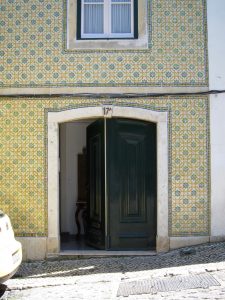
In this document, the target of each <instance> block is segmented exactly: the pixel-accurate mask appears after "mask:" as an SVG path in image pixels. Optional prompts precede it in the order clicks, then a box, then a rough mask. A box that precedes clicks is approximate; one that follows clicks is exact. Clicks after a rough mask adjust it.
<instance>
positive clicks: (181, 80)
mask: <svg viewBox="0 0 225 300" xmlns="http://www.w3.org/2000/svg"><path fill="white" fill-rule="evenodd" d="M90 2H93V3H92V4H90ZM94 2H96V1H86V4H85V1H84V2H83V1H76V0H68V1H62V0H51V1H43V0H34V1H29V0H20V1H10V0H3V1H1V4H0V12H1V21H0V57H1V62H0V94H1V96H0V99H1V102H0V116H1V126H0V137H1V139H0V141H1V142H0V170H1V172H0V174H1V175H0V207H1V209H2V210H4V211H5V212H6V213H8V214H9V216H10V217H11V220H12V223H13V226H14V230H15V233H16V235H17V237H18V239H19V240H20V241H21V242H22V244H23V249H24V258H25V259H41V258H44V257H46V256H47V255H57V254H59V253H60V252H61V250H62V249H61V242H60V233H62V232H70V231H71V234H75V233H76V230H77V229H76V228H75V221H74V213H75V210H76V205H75V204H76V201H77V193H78V192H77V177H79V172H78V171H77V165H76V163H77V162H76V158H75V157H77V154H78V153H80V152H82V147H84V146H85V143H86V138H85V134H86V133H85V132H86V128H87V126H88V125H89V124H90V123H91V122H92V121H94V120H98V119H105V120H110V119H128V120H139V121H140V122H150V123H154V124H156V128H157V129H156V135H157V139H156V141H155V149H156V156H155V158H154V160H155V162H156V172H155V174H156V177H157V180H156V182H155V188H156V190H157V196H156V199H155V201H156V202H155V206H156V207H155V225H154V227H155V228H154V230H155V232H156V233H155V249H156V250H157V251H167V250H169V249H173V248H177V247H181V246H185V245H193V244H197V243H203V242H208V241H218V240H223V239H224V237H225V224H224V223H225V221H224V213H225V196H224V195H225V193H224V192H225V191H224V184H223V172H224V170H225V159H224V155H223V153H224V150H225V149H224V148H225V143H224V142H223V132H224V131H223V128H224V127H225V121H224V118H223V108H224V94H220V95H217V94H216V95H207V94H206V92H208V91H209V90H215V89H217V90H219V89H220V90H221V89H224V83H225V82H224V81H225V80H224V79H225V71H224V70H225V68H223V67H225V65H224V61H223V60H222V51H221V49H223V50H224V48H225V46H224V45H225V41H224V37H223V36H222V33H221V28H222V24H224V11H225V9H224V8H225V7H224V3H223V2H224V1H223V0H216V1H215V0H214V1H212V0H208V1H205V0H185V1H183V0H170V1H165V0H139V1H135V0H134V2H133V1H131V2H130V1H123V2H126V3H125V4H122V6H123V5H124V6H126V5H127V6H126V7H127V8H128V7H130V8H131V10H130V11H131V13H130V17H131V21H130V23H129V24H131V25H130V26H131V27H130V28H131V29H132V30H131V36H126V35H125V36H123V34H121V33H120V34H118V33H114V35H113V34H112V32H113V29H112V28H113V25H112V24H113V23H112V22H113V21H112V20H111V25H112V28H111V31H109V29H108V27H107V25H106V24H105V23H106V22H105V21H102V20H100V21H99V22H100V23H101V22H102V23H101V24H103V23H104V26H103V25H102V26H103V27H104V29H103V33H101V34H100V35H99V36H98V30H99V29H98V28H97V29H96V28H95V30H93V32H94V33H93V32H92V28H93V25H92V23H91V21H90V24H88V25H85V19H84V18H85V9H87V8H85V7H84V6H85V5H87V6H88V5H89V6H90V5H96V4H95V3H94ZM105 2H106V3H109V1H105ZM105 2H104V1H103V4H102V3H101V1H99V3H100V4H99V6H101V5H106V4H105ZM107 5H108V4H107ZM112 5H113V4H112ZM117 5H118V4H117ZM98 9H100V8H98ZM104 9H106V8H104ZM110 9H111V10H112V11H113V8H112V7H111V8H110ZM93 11H94V9H93ZM121 11H122V10H121ZM128 11H129V9H128ZM89 13H90V12H89ZM107 13H108V14H110V13H111V11H110V10H109V11H108V12H107ZM93 15H94V13H93V12H92V15H91V17H93ZM96 15H97V14H96ZM111 16H113V13H112V14H111ZM91 17H90V15H89V18H91ZM111 18H112V17H111ZM117 18H118V15H117ZM126 20H127V19H126ZM101 24H100V25H99V26H101ZM129 24H128V25H129ZM126 25H127V24H125V25H123V26H126ZM85 26H86V27H85ZM88 26H89V27H88ZM121 26H122V25H121ZM85 28H86V29H85ZM90 28H91V29H90ZM118 31H119V30H118ZM96 32H97V33H96ZM114 32H117V31H116V29H115V30H114ZM76 147H77V148H78V149H75V148H76ZM59 149H60V151H59ZM75 153H76V156H75ZM62 156H63V157H64V158H62V160H61V161H60V159H61V158H60V159H59V157H62ZM140 159H141V158H140ZM59 169H60V172H59ZM75 169H76V171H74V170H75ZM105 169H107V167H105ZM62 174H63V175H62ZM108 198H109V199H110V196H109V195H108ZM109 201H110V200H109ZM107 205H108V207H109V209H110V205H111V204H110V202H109V203H108V204H107ZM107 213H109V214H111V213H112V211H111V212H110V211H107ZM118 213H119V212H118ZM131 214H132V213H131ZM128 215H129V214H128ZM105 222H106V221H105ZM71 224H72V225H71ZM73 228H74V229H73ZM131 235H132V234H131ZM131 248H132V247H131Z"/></svg>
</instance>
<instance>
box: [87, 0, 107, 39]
mask: <svg viewBox="0 0 225 300" xmlns="http://www.w3.org/2000/svg"><path fill="white" fill-rule="evenodd" d="M83 10H84V11H83V13H84V15H83V18H84V33H85V34H88V33H90V34H93V33H95V34H99V33H104V0H84V7H83Z"/></svg>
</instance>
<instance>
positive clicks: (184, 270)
mask: <svg viewBox="0 0 225 300" xmlns="http://www.w3.org/2000/svg"><path fill="white" fill-rule="evenodd" d="M198 274H210V275H211V276H212V278H213V279H215V280H216V281H217V282H218V285H217V286H211V287H207V286H203V288H189V289H179V288H178V290H177V289H175V291H169V292H157V291H153V292H151V293H147V294H141V295H129V296H128V297H122V296H119V297H118V296H117V291H118V288H119V285H120V283H126V282H133V281H139V282H141V281H142V280H154V279H156V278H157V279H163V278H174V277H175V276H176V277H177V278H181V279H182V278H184V277H185V278H187V276H189V275H198ZM182 276H183V277H182ZM6 284H7V285H8V290H7V292H6V293H5V294H4V296H3V298H2V299H4V300H6V299H8V300H10V299H85V300H86V299H87V300H89V299H96V300H97V299H98V300H101V299H113V300H116V299H118V300H122V299H143V300H144V299H169V300H170V299H171V300H172V299H173V300H176V299H179V300H180V299H225V243H216V244H206V245H202V246H196V247H190V248H183V249H179V250H174V251H171V252H168V253H163V254H157V255H155V256H140V257H139V256H132V257H105V258H90V259H73V260H63V261H62V260H55V261H40V262H30V263H23V264H22V266H21V268H20V270H19V271H18V273H17V275H16V277H15V278H13V279H10V280H9V281H7V283H6Z"/></svg>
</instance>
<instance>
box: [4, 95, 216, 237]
mask: <svg viewBox="0 0 225 300" xmlns="http://www.w3.org/2000/svg"><path fill="white" fill-rule="evenodd" d="M111 101H112V102H113V103H114V104H115V105H123V106H136V107H144V108H146V109H151V110H160V111H161V110H164V111H165V110H166V111H168V112H169V132H170V138H169V173H170V175H169V190H170V194H169V210H170V213H169V224H170V226H169V227H170V235H172V236H187V235H207V234H208V233H209V207H210V200H209V174H210V170H209V153H208V151H209V147H208V144H209V141H208V136H209V135H208V130H209V124H208V119H209V117H208V97H206V96H201V97H200V96H199V97H191V96H190V97H180V98H178V97H175V98H174V97H166V98H148V99H144V98H141V99H133V100H131V99H115V100H111ZM106 102H107V100H99V99H78V98H44V97H43V98H38V99H34V98H29V99H27V98H18V99H17V100H15V99H12V98H0V124H1V125H0V187H1V188H0V203H1V209H3V210H4V211H6V212H7V213H9V215H10V217H11V219H12V222H13V226H14V228H15V232H16V234H17V235H19V236H46V235H47V161H46V157H47V140H46V137H47V123H46V120H47V113H48V111H59V110H68V109H72V108H77V107H83V106H85V107H86V106H96V105H101V104H102V103H106Z"/></svg>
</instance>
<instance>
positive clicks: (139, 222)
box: [106, 119, 157, 250]
mask: <svg viewBox="0 0 225 300" xmlns="http://www.w3.org/2000/svg"><path fill="white" fill-rule="evenodd" d="M107 137H108V138H107V141H108V143H107V156H106V157H107V192H108V203H109V204H108V205H109V245H108V246H109V248H110V249H115V250H116V249H126V250H129V249H151V248H154V247H155V243H156V186H157V184H156V125H155V124H154V123H149V122H142V121H135V120H129V119H110V120H108V122H107Z"/></svg>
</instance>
